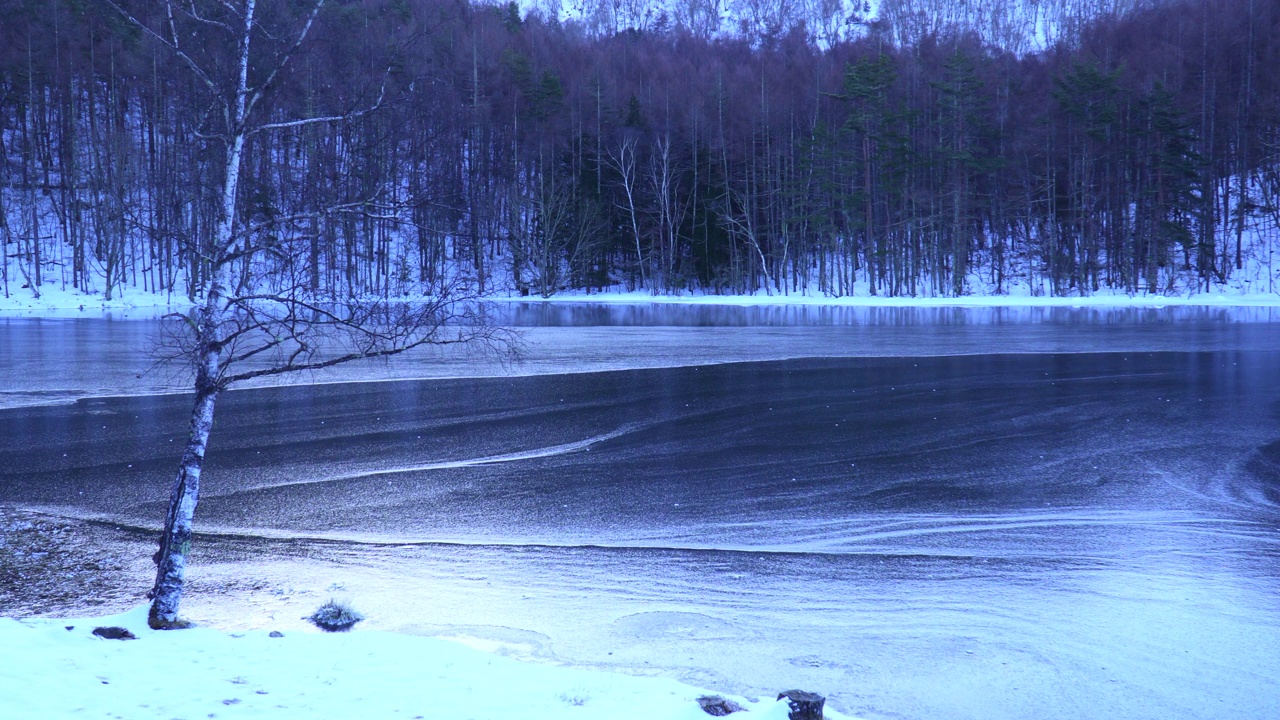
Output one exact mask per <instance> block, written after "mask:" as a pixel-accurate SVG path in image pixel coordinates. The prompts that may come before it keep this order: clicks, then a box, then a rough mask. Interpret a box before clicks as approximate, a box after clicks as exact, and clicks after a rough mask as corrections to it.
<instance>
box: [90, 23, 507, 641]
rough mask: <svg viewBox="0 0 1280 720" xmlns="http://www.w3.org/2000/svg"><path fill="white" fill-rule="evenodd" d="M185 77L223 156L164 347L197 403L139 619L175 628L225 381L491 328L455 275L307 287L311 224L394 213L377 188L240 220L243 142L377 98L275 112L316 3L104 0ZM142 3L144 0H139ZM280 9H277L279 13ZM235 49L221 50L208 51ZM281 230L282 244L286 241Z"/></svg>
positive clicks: (479, 335) (490, 333)
mask: <svg viewBox="0 0 1280 720" xmlns="http://www.w3.org/2000/svg"><path fill="white" fill-rule="evenodd" d="M107 2H108V3H109V4H111V6H112V7H114V8H115V9H116V10H117V11H118V12H119V13H120V14H121V15H122V16H123V17H125V18H126V19H127V20H128V21H129V22H130V23H131V24H133V25H134V26H136V27H137V28H139V29H140V30H141V31H142V32H143V33H144V34H146V35H147V36H149V37H150V38H151V39H152V40H153V41H154V42H157V43H159V44H160V45H162V46H164V48H166V49H167V51H168V52H169V53H170V54H171V55H172V56H173V57H174V58H175V59H176V60H177V61H178V62H179V63H181V65H182V66H184V67H185V68H186V69H187V71H189V73H191V74H192V75H194V77H195V78H196V79H197V81H198V83H199V84H200V85H202V86H203V87H204V89H205V91H206V95H207V99H208V110H207V111H206V114H205V117H206V122H205V126H204V127H202V128H200V131H199V137H200V138H202V139H203V140H204V141H206V142H208V143H211V144H212V145H213V146H214V147H215V148H217V149H220V150H221V151H222V153H223V163H222V165H221V168H222V172H221V173H219V174H218V176H217V177H216V178H215V183H214V186H212V187H210V188H208V190H209V192H211V193H213V194H215V195H216V199H217V207H218V209H219V213H218V215H217V218H216V222H215V223H214V224H213V226H212V227H211V228H209V231H208V232H207V233H205V234H202V235H200V236H198V237H188V238H185V241H186V242H188V243H190V244H191V245H192V246H193V248H195V249H197V250H198V253H199V255H200V257H201V259H202V261H203V262H204V263H205V264H206V266H207V271H206V272H205V273H203V276H202V280H201V283H200V285H199V287H198V290H197V292H196V295H197V296H198V297H199V298H200V304H199V305H198V307H197V308H196V309H195V310H193V311H192V312H191V314H190V315H187V316H180V317H171V318H170V321H171V322H170V324H169V325H168V329H169V332H168V334H167V340H168V343H167V344H166V345H165V349H164V350H163V351H162V354H167V355H168V356H169V358H170V359H181V360H182V361H184V362H186V363H189V364H190V366H191V368H192V370H193V371H194V390H195V401H194V403H193V405H192V409H191V425H190V432H189V435H188V438H187V443H186V446H185V448H184V451H183V454H182V460H181V463H180V465H179V469H178V473H177V477H176V478H175V479H174V483H173V488H172V491H171V494H170V498H169V509H168V513H167V515H166V517H165V523H164V531H163V533H162V534H161V537H160V547H159V550H158V551H157V552H156V554H155V558H154V559H155V562H156V580H155V585H154V587H153V588H152V589H151V591H150V593H149V594H148V597H150V598H151V600H152V604H151V611H150V614H149V622H150V624H151V626H152V627H154V628H166V627H174V626H176V625H178V624H180V623H179V620H178V605H179V602H180V601H181V598H182V590H183V581H184V576H185V570H186V563H187V553H188V550H189V548H190V545H191V538H192V518H193V516H194V514H195V510H196V504H197V502H198V501H199V497H200V479H201V478H200V476H201V470H202V468H203V465H204V458H205V451H206V448H207V447H208V442H209V435H210V431H211V430H212V429H213V419H214V407H215V405H216V403H217V399H218V396H219V394H220V393H221V392H222V391H223V390H225V389H226V388H227V387H228V386H230V385H232V384H233V383H236V382H240V381H244V380H251V379H254V378H259V377H264V376H271V375H278V374H282V373H291V372H298V371H306V370H318V369H321V368H325V367H329V366H332V365H337V364H339V363H344V362H349V361H352V360H357V359H361V358H373V357H386V356H389V355H395V354H398V353H402V352H404V351H406V350H409V349H411V348H415V347H419V346H422V345H426V344H443V343H461V342H472V341H477V340H485V339H489V340H494V339H496V338H497V337H498V335H497V331H495V330H494V329H493V328H491V327H490V326H488V325H486V324H485V322H484V320H483V316H482V315H481V314H479V313H478V311H477V310H476V308H477V306H476V305H475V304H474V301H476V300H478V297H477V294H476V292H475V290H474V289H473V288H474V284H473V283H471V282H469V280H468V279H467V278H466V277H464V276H461V275H458V274H454V275H452V276H451V277H449V278H447V279H443V280H441V281H439V282H437V283H435V284H434V285H433V286H430V287H424V288H423V296H422V297H420V298H415V299H413V300H412V301H411V302H404V303H398V302H392V301H391V299H390V298H388V297H387V296H386V292H385V291H384V292H383V294H382V296H381V297H372V298H371V297H367V296H366V297H361V296H356V297H352V296H346V297H339V296H337V295H336V294H335V293H329V294H323V293H318V292H316V291H315V286H314V283H313V282H311V277H310V272H309V265H308V262H307V260H308V257H307V255H308V249H309V246H310V243H309V242H308V238H306V237H305V234H303V235H299V233H297V232H292V233H291V231H294V230H297V229H298V228H303V229H305V228H308V227H312V228H314V227H315V226H316V225H317V220H318V221H320V222H328V221H330V220H331V219H332V218H333V217H334V216H336V215H343V214H348V215H349V214H358V215H361V216H363V217H365V218H374V219H382V220H394V219H395V217H396V216H395V215H394V213H393V211H394V210H395V208H392V207H390V206H389V205H388V204H387V203H386V202H385V201H384V200H383V198H382V195H383V193H382V192H380V191H379V190H378V189H375V190H374V191H373V192H370V193H367V194H366V195H365V196H364V197H362V198H359V199H358V200H357V201H354V202H347V203H343V204H340V205H334V206H329V207H326V208H323V209H322V210H318V211H316V212H311V213H307V214H304V215H296V216H290V217H266V218H264V219H261V220H259V219H258V218H257V217H254V218H249V217H246V213H245V212H244V209H243V207H242V204H243V203H242V198H241V197H240V192H239V190H240V185H241V180H242V174H243V168H242V166H243V165H244V162H245V158H246V156H247V155H248V153H249V152H250V150H251V148H252V147H253V146H254V143H256V142H259V141H261V139H262V138H264V137H266V136H268V135H269V134H271V133H276V132H284V131H295V130H297V129H299V128H303V127H306V126H312V125H334V124H342V123H349V122H352V121H354V120H356V119H358V118H362V117H365V116H367V115H369V114H370V113H371V112H372V111H373V110H374V109H376V108H377V107H378V105H379V104H380V103H381V100H382V96H381V94H379V97H378V99H377V100H375V101H372V102H370V103H367V104H366V105H364V106H363V107H362V108H359V109H354V110H348V111H344V112H336V113H334V114H317V115H314V116H311V117H304V118H289V117H280V116H275V117H273V116H272V115H271V114H270V113H269V112H268V110H267V105H268V104H269V102H268V101H269V99H270V97H271V95H272V94H273V93H274V92H275V91H277V90H278V88H279V86H280V84H281V82H282V81H283V80H285V78H286V76H287V75H288V70H289V64H290V61H291V60H292V59H293V58H294V57H295V56H296V55H297V54H298V53H299V51H300V49H301V48H302V47H303V46H304V44H305V43H306V41H307V38H308V35H309V34H310V31H311V28H312V26H313V24H314V22H315V20H316V17H317V16H318V15H319V14H320V12H321V11H322V9H323V8H324V5H325V0H316V2H315V3H314V4H312V5H310V6H309V7H307V8H305V10H304V12H302V13H301V14H298V15H296V16H294V17H289V11H288V9H282V8H280V7H276V8H271V9H272V10H273V11H274V12H275V13H276V16H275V17H274V21H273V22H272V23H270V26H268V23H267V22H266V21H264V19H262V18H261V17H260V14H259V10H260V8H259V7H258V4H257V1H256V0H239V1H238V2H232V1H231V0H209V1H208V2H198V1H192V2H175V1H174V0H169V1H168V2H165V3H164V4H163V5H162V6H160V9H159V12H151V13H149V14H144V13H137V12H133V11H132V10H131V8H129V7H125V6H124V5H121V4H119V3H117V2H115V1H114V0H107ZM148 7H149V9H151V10H154V6H148ZM281 15H283V17H280V16H281ZM228 46H229V47H232V48H234V53H232V54H231V55H230V56H225V55H224V56H219V55H218V52H219V48H225V47H228ZM289 238H292V239H289Z"/></svg>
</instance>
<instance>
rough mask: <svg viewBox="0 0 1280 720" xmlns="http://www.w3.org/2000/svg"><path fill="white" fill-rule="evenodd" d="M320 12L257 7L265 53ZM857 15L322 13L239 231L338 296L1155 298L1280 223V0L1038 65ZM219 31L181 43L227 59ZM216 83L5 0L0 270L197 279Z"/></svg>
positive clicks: (92, 20)
mask: <svg viewBox="0 0 1280 720" xmlns="http://www.w3.org/2000/svg"><path fill="white" fill-rule="evenodd" d="M310 4H311V3H310V2H308V1H307V0H287V1H281V2H274V1H272V2H266V1H264V2H262V3H261V6H262V8H261V9H260V12H265V13H268V15H267V17H266V19H265V20H264V22H265V23H266V26H267V27H279V28H281V32H280V33H279V35H278V36H275V37H270V36H267V35H264V36H263V37H262V38H260V39H258V40H255V42H260V43H266V44H267V46H268V47H269V48H271V50H270V51H269V52H268V53H267V56H274V55H278V54H279V53H282V52H285V51H286V50H287V49H288V48H287V44H288V42H289V38H291V37H293V35H292V34H291V33H290V32H287V30H288V29H289V28H293V27H296V25H297V24H298V23H300V22H301V21H302V20H303V19H304V18H305V16H306V12H307V9H308V8H309V6H310ZM902 4H903V3H897V5H902ZM210 5H211V6H212V5H217V3H214V2H210ZM891 5H893V4H891ZM1030 5H1032V6H1035V5H1037V3H1031V4H1030ZM1001 6H1002V7H1003V6H1004V5H1001ZM173 7H175V8H177V11H178V12H182V13H195V14H200V13H201V7H202V2H201V1H200V0H197V1H196V2H194V3H192V2H189V1H184V2H175V3H174V5H173ZM121 9H123V10H125V11H127V12H130V13H134V14H136V15H138V16H139V17H146V18H148V19H149V20H152V21H158V19H159V18H162V13H163V12H164V11H165V4H164V3H161V2H155V1H152V0H136V1H134V2H127V1H126V2H122V3H121ZM217 16H218V15H217V13H216V12H211V13H210V14H209V17H210V18H215V17H217ZM201 17H204V16H203V15H201ZM690 17H691V18H692V17H694V16H693V15H690ZM857 19H858V20H859V23H860V24H859V25H857V28H856V32H855V31H848V32H843V33H836V34H830V33H828V34H826V35H822V34H821V33H818V32H816V31H814V30H812V29H811V28H810V25H809V24H807V23H806V22H804V21H798V22H796V23H795V24H793V25H790V26H786V27H784V26H769V27H766V28H765V29H764V30H759V31H753V32H748V31H747V28H746V25H745V24H744V25H743V31H742V32H740V33H733V34H725V33H721V32H715V33H712V32H707V31H706V29H705V28H703V29H701V30H700V29H699V28H698V27H694V26H692V24H688V23H682V22H680V21H679V19H678V18H668V17H667V16H665V15H663V16H662V17H661V18H658V20H659V21H647V22H646V23H645V24H644V27H643V29H635V28H631V29H625V30H622V31H620V32H614V30H616V27H614V28H611V29H610V30H609V31H608V32H603V31H601V30H600V29H599V28H598V27H597V28H595V29H594V31H593V30H592V28H591V27H589V26H587V25H584V24H581V23H578V22H559V21H556V20H554V19H544V17H543V15H542V14H539V13H537V12H533V13H522V11H521V9H520V7H518V6H516V5H515V4H512V5H507V6H488V5H469V4H467V3H466V2H465V1H464V0H340V1H339V0H333V1H331V2H330V3H329V4H328V5H327V6H326V7H325V8H324V10H323V11H322V12H321V13H320V15H319V16H318V18H317V20H316V26H315V27H314V29H313V30H312V33H311V36H310V38H309V40H308V42H307V43H306V44H305V46H303V47H302V48H300V51H299V54H298V55H297V56H296V57H295V58H294V59H293V61H292V62H291V63H290V64H289V65H288V66H287V67H286V70H285V72H283V73H282V74H281V75H280V76H279V77H277V78H276V79H275V80H274V81H273V87H274V88H275V91H274V93H273V94H272V95H271V96H270V100H269V106H267V107H266V108H265V109H263V110H261V111H260V112H262V113H263V114H264V116H265V117H266V118H267V120H266V121H267V122H270V121H272V120H275V121H278V122H287V121H290V120H293V119H299V118H311V117H318V116H325V115H335V116H336V115H344V116H347V117H346V119H345V120H344V121H342V122H334V123H316V124H308V125H302V126H298V127H297V128H289V127H285V128H282V129H276V130H272V131H270V132H261V133H257V134H254V135H252V136H251V137H250V139H249V144H248V146H247V150H246V155H245V158H246V159H245V163H244V170H243V180H242V182H241V186H240V193H239V197H238V202H239V203H240V204H241V207H242V208H243V212H242V213H241V218H242V223H241V224H242V227H240V229H239V230H240V232H242V233H245V234H246V235H250V234H255V233H256V234H260V235H267V236H271V237H270V238H269V240H270V241H271V242H275V243H278V244H279V247H281V248H284V247H286V246H287V247H289V248H292V250H291V251H290V252H287V253H286V252H284V251H283V250H282V251H281V253H280V262H291V263H296V264H297V268H296V269H295V270H296V272H295V273H294V274H295V276H302V277H304V278H305V282H306V283H307V284H308V285H309V286H310V288H312V289H313V290H314V291H315V292H316V293H317V294H336V295H342V296H352V295H360V294H365V293H378V294H384V293H385V294H392V295H401V294H406V293H412V292H414V291H415V288H420V287H422V283H424V282H426V283H430V282H432V281H434V280H436V279H438V278H440V277H441V276H443V275H449V274H457V273H465V274H468V275H471V276H474V277H475V278H476V279H477V281H478V282H480V283H482V284H483V285H484V286H486V287H488V288H491V289H501V288H506V289H512V290H515V291H518V292H528V293H533V294H543V295H549V294H552V293H554V292H558V291H562V290H566V289H599V288H603V287H608V286H612V285H618V284H621V285H623V286H626V287H628V288H643V289H647V290H650V291H652V292H655V293H665V292H673V291H685V290H702V291H708V292H725V293H742V292H765V291H767V292H778V293H781V292H787V293H790V292H796V291H808V292H811V293H817V292H823V293H828V294H832V295H848V294H852V293H855V292H856V293H859V294H862V293H875V294H881V295H939V294H948V295H949V294H964V293H969V292H978V291H981V292H1004V291H1007V290H1009V289H1010V288H1014V287H1031V288H1033V289H1035V290H1036V291H1041V290H1044V291H1048V292H1052V293H1054V294H1061V295H1068V294H1070V295H1075V294H1089V293H1092V292H1095V291H1098V290H1100V289H1104V288H1110V289H1118V290H1125V291H1131V292H1162V291H1166V290H1168V289H1171V288H1172V286H1173V284H1174V283H1175V282H1181V283H1187V282H1191V283H1192V284H1193V285H1198V286H1199V287H1204V288H1208V287H1210V286H1211V285H1212V284H1213V283H1226V282H1230V280H1231V278H1232V276H1233V274H1235V273H1238V272H1239V271H1240V269H1241V268H1243V267H1246V266H1248V265H1249V263H1250V262H1254V263H1257V262H1258V254H1259V253H1269V252H1270V247H1271V245H1272V244H1274V243H1276V242H1277V241H1280V235H1277V234H1275V233H1273V232H1272V230H1271V229H1273V228H1274V227H1275V226H1276V224H1277V221H1278V220H1280V207H1278V206H1280V201H1278V199H1277V198H1278V197H1280V71H1278V69H1280V2H1277V1H1276V0H1183V1H1180V2H1179V1H1177V0H1171V1H1169V2H1163V3H1132V9H1129V10H1128V11H1127V12H1124V13H1109V14H1101V15H1098V16H1097V17H1094V18H1093V19H1092V20H1091V21H1089V22H1087V23H1084V24H1081V25H1080V26H1079V27H1078V28H1077V29H1076V30H1074V31H1073V32H1072V33H1070V35H1065V36H1063V38H1062V39H1060V40H1058V41H1057V42H1056V44H1054V45H1052V46H1051V47H1049V48H1048V49H1046V50H1042V51H1039V52H1034V53H1032V52H1026V51H1019V48H1021V47H1025V46H1027V37H1026V33H1028V32H1029V33H1036V32H1043V30H1037V29H1036V28H1035V23H1029V24H1027V26H1026V28H1025V32H1024V33H1023V34H1021V35H1018V36H1017V37H1020V38H1021V39H1020V40H1019V41H1018V42H1016V43H1014V42H1009V43H1004V44H1003V45H997V44H995V43H994V42H993V41H992V38H991V34H990V33H989V32H988V33H980V32H978V31H977V30H976V29H975V28H972V27H967V26H965V25H964V24H963V23H956V24H949V25H948V24H941V23H935V24H934V25H928V24H924V25H921V26H920V28H917V30H916V31H915V32H913V33H907V32H906V31H905V30H904V29H903V28H902V27H899V26H897V25H894V24H892V23H890V22H888V21H886V20H881V21H875V22H873V21H871V19H869V18H864V17H862V16H858V18H857ZM186 20H187V21H188V23H189V22H190V20H191V19H190V18H189V17H188V18H186ZM213 22H214V21H213V20H210V24H212V23H213ZM615 24H616V23H615ZM762 27H764V26H762ZM229 37H230V36H227V35H221V34H219V33H218V32H216V28H211V29H210V31H209V32H208V33H207V34H205V33H196V34H193V35H192V36H191V37H190V40H189V45H186V46H185V47H184V51H185V52H187V53H190V54H192V55H193V56H197V55H198V57H199V58H200V60H201V63H202V64H203V66H205V67H209V66H212V67H217V68H225V67H229V66H230V65H231V62H232V61H231V58H233V57H234V54H235V52H236V47H235V43H234V42H229V41H228V38H229ZM908 37H909V40H910V41H909V42H907V41H904V39H903V38H908ZM1010 37H1014V36H1012V35H1011V36H1010ZM272 43H274V45H272ZM256 79H257V80H262V79H264V78H261V77H259V78H256ZM209 81H210V82H213V83H215V84H217V83H218V82H220V80H219V78H218V77H212V78H209ZM208 96H209V94H208V88H207V87H206V86H205V79H204V78H201V77H199V76H198V75H197V74H195V73H193V72H191V71H190V70H189V69H188V68H187V67H186V66H185V65H184V63H183V62H182V61H181V60H180V58H179V57H178V56H176V55H175V53H174V52H173V51H172V50H169V49H166V48H164V47H162V46H161V45H160V44H159V43H157V42H155V41H154V39H152V38H149V37H147V36H146V35H145V34H143V33H142V32H140V31H139V30H138V29H137V26H136V25H134V24H131V23H129V22H128V21H126V20H125V19H124V18H123V15H122V14H121V12H120V11H118V10H117V9H116V8H114V7H113V5H112V4H110V3H107V2H102V1H100V0H0V244H2V246H3V249H4V262H3V273H4V275H3V277H2V278H0V280H2V282H3V286H2V287H0V291H3V293H4V294H5V295H8V294H11V293H14V292H18V291H19V289H18V288H20V287H21V286H23V285H26V286H28V290H23V291H22V292H31V291H32V290H38V289H39V288H40V287H48V286H50V285H57V286H59V287H72V286H74V287H75V288H77V289H80V290H83V291H89V292H104V293H106V294H108V295H110V294H112V293H117V292H119V289H120V288H122V287H138V288H144V289H147V290H152V291H159V292H164V291H170V292H175V293H183V294H185V293H188V292H189V289H188V288H189V287H190V286H191V285H193V284H194V283H193V282H192V281H193V280H198V279H199V278H200V277H202V275H203V273H205V272H207V267H205V266H204V265H203V264H202V262H203V261H202V257H203V256H202V253H201V246H202V243H205V242H207V236H208V233H209V231H210V229H211V228H212V227H213V226H214V224H215V222H216V218H217V217H218V214H219V213H220V212H221V205H220V203H219V198H218V197H217V195H216V193H215V192H211V188H213V187H214V186H216V179H217V178H218V173H219V172H220V168H221V167H222V165H223V163H224V162H225V160H224V158H225V153H226V148H225V147H224V146H223V145H222V143H221V142H220V141H219V140H218V139H216V138H214V137H212V136H210V135H209V134H208V133H207V132H205V130H206V129H207V127H208V126H209V124H210V119H209V113H210V112H216V111H217V110H216V108H215V106H213V105H211V104H210V102H209V99H208ZM1259 228H1263V229H1264V230H1261V231H1260V230H1259ZM299 258H301V260H299ZM238 274H239V282H240V283H241V284H242V285H244V286H250V287H252V286H253V284H254V283H255V281H256V279H257V277H258V276H259V273H257V272H256V270H255V268H254V267H252V266H251V265H250V264H248V263H246V264H245V265H244V267H243V268H241V269H240V270H239V271H238Z"/></svg>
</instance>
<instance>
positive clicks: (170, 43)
mask: <svg viewBox="0 0 1280 720" xmlns="http://www.w3.org/2000/svg"><path fill="white" fill-rule="evenodd" d="M104 2H106V3H107V5H110V6H111V8H112V9H114V10H115V11H116V12H118V13H120V15H121V16H123V17H124V18H125V19H126V20H128V21H129V22H131V23H133V24H134V25H135V26H136V27H137V28H138V29H139V30H142V32H144V33H146V34H147V35H150V36H151V37H152V38H153V39H154V40H156V41H157V42H159V43H160V44H162V45H164V46H165V47H167V48H169V49H170V50H172V51H173V53H174V54H175V55H177V56H178V59H180V60H182V62H183V63H185V64H186V65H187V67H188V68H190V69H191V71H192V72H194V73H195V74H196V77H197V78H199V79H200V81H201V82H203V83H204V84H205V87H207V88H209V92H211V93H213V95H214V96H215V97H218V95H219V93H218V86H217V84H216V83H214V82H213V80H212V79H211V78H210V77H209V74H208V73H206V72H205V71H204V68H202V67H200V65H199V64H198V63H196V61H195V60H193V59H192V58H191V56H190V55H188V54H187V53H186V52H184V51H183V50H182V49H181V48H180V47H178V32H177V30H176V27H175V26H174V24H173V7H172V4H171V3H166V7H167V8H168V10H169V32H170V33H171V34H172V35H173V39H172V40H170V39H168V38H166V37H165V36H163V35H161V34H160V33H158V32H156V31H155V30H154V29H152V27H151V26H150V25H147V24H146V23H144V22H142V21H141V20H139V19H137V18H136V17H134V16H133V15H131V14H130V13H129V11H127V10H125V9H124V8H123V7H121V6H120V5H119V4H117V3H116V2H115V0H104Z"/></svg>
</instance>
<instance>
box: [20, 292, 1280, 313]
mask: <svg viewBox="0 0 1280 720" xmlns="http://www.w3.org/2000/svg"><path fill="white" fill-rule="evenodd" d="M26 293H27V291H23V292H22V294H19V293H12V294H11V295H10V297H8V298H3V297H0V318H5V317H10V318H74V317H98V316H106V317H112V318H117V317H119V318H125V319H151V318H157V317H159V316H161V315H163V314H165V313H169V312H185V311H186V310H189V309H190V308H191V307H193V303H192V302H190V301H189V300H187V299H186V298H185V297H184V296H181V295H164V294H157V293H148V292H143V291H129V292H126V293H124V294H123V295H121V296H118V297H116V298H113V299H111V300H109V301H106V300H103V299H102V298H101V296H97V295H85V294H83V293H77V292H68V291H62V290H57V289H47V290H45V291H44V292H43V294H42V295H41V297H40V298H39V299H36V298H33V297H31V296H30V295H28V294H26ZM487 299H488V300H489V301H490V302H494V303H502V304H519V303H533V304H579V305H580V304H598V305H644V304H650V305H711V306H716V305H719V306H731V307H770V306H788V307H801V306H803V307H838V308H1015V307H1045V308H1054V307H1061V308H1086V307H1087V308H1164V307H1280V293H1214V292H1210V293H1193V294H1189V295H1161V294H1138V295H1128V294H1125V293H1097V294H1093V295H1086V296H1080V297H1074V296H1072V297H1068V296H1046V295H1039V296H1034V295H1023V294H1006V295H964V296H960V297H885V296H874V295H855V296H843V297H832V296H828V295H814V294H802V293H797V294H791V295H778V294H764V293H758V294H754V295H712V294H705V293H691V294H684V295H653V294H650V293H648V292H645V291H632V292H625V291H612V290H608V291H604V292H597V293H590V294H588V293H583V292H573V293H564V294H556V295H552V296H551V297H547V298H544V297H540V296H520V295H512V294H510V293H507V294H501V293H495V294H494V295H491V296H489V297H488V298H487ZM405 301H406V302H411V299H410V298H406V299H405Z"/></svg>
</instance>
